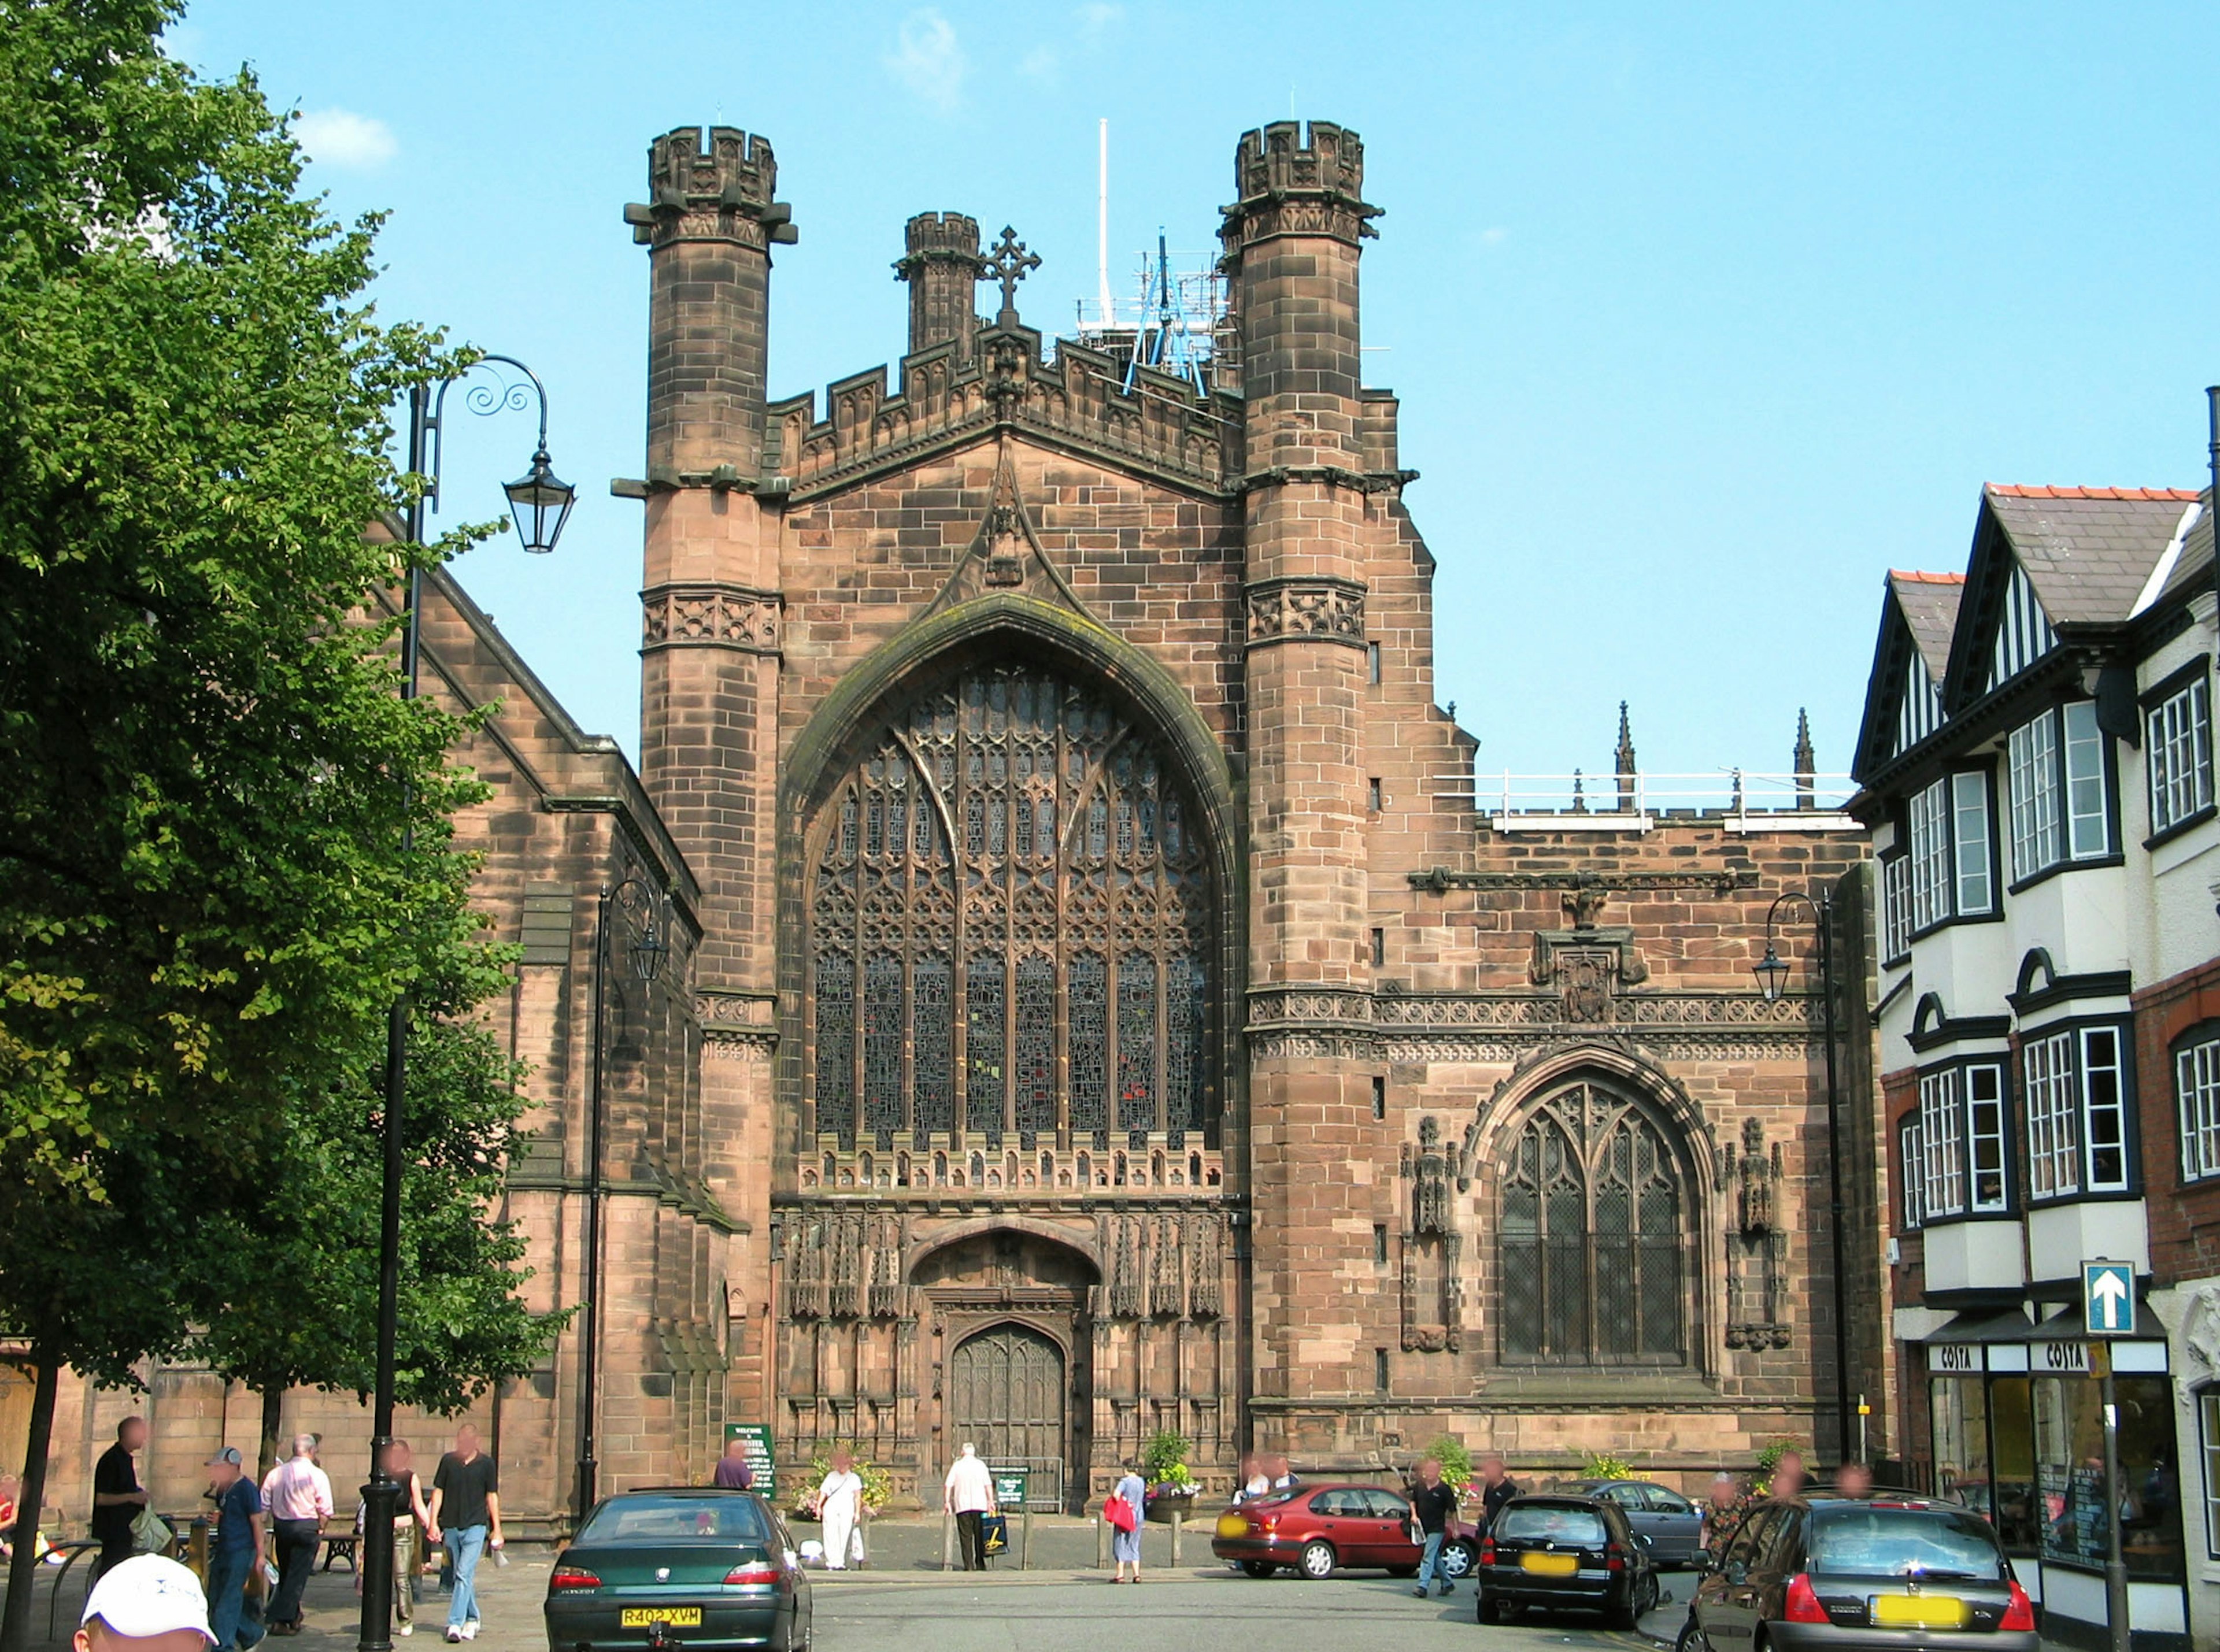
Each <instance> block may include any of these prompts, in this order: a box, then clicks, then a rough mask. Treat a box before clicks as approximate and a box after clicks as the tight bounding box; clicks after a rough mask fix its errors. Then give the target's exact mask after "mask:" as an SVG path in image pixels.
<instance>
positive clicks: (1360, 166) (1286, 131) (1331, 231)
mask: <svg viewBox="0 0 2220 1652" xmlns="http://www.w3.org/2000/svg"><path fill="white" fill-rule="evenodd" d="M1233 187H1234V191H1235V194H1236V195H1237V196H1238V199H1237V200H1236V201H1235V202H1234V203H1233V204H1232V206H1230V207H1225V208H1223V209H1221V210H1222V211H1223V213H1224V215H1225V225H1224V227H1223V228H1221V229H1220V230H1219V235H1220V237H1221V238H1222V239H1223V240H1224V241H1225V247H1226V251H1227V252H1228V253H1229V254H1231V255H1233V256H1236V257H1238V254H1239V252H1240V249H1241V248H1242V247H1243V246H1247V245H1249V244H1250V243H1251V242H1255V241H1258V240H1264V239H1265V238H1266V237H1268V236H1272V235H1281V234H1310V235H1325V236H1329V237H1331V238H1332V239H1334V240H1344V241H1347V242H1349V243H1350V245H1352V246H1354V245H1355V244H1356V242H1357V241H1359V240H1363V239H1364V238H1366V237H1368V236H1373V235H1377V234H1379V233H1380V232H1379V231H1378V230H1376V229H1375V228H1373V227H1372V220H1373V219H1375V218H1377V217H1379V216H1380V215H1381V209H1379V208H1378V207H1375V206H1372V205H1369V203H1366V201H1365V199H1364V141H1363V139H1361V138H1359V137H1358V136H1357V135H1356V134H1355V133H1354V132H1351V131H1350V130H1349V129H1348V128H1345V127H1339V126H1336V125H1335V124H1334V123H1333V122H1331V121H1313V122H1310V123H1309V125H1308V127H1307V128H1306V127H1305V125H1304V123H1303V122H1300V121H1275V122H1272V123H1271V124H1270V125H1269V126H1267V127H1265V128H1263V129H1262V130H1260V131H1253V132H1244V133H1243V134H1241V141H1240V142H1239V144H1238V146H1236V147H1235V149H1234V152H1233Z"/></svg>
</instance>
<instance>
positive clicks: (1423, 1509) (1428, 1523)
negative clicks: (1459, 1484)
mask: <svg viewBox="0 0 2220 1652" xmlns="http://www.w3.org/2000/svg"><path fill="white" fill-rule="evenodd" d="M1411 1512H1412V1513H1413V1514H1415V1515H1416V1516H1418V1517H1419V1530H1420V1531H1421V1532H1422V1533H1424V1534H1425V1549H1424V1550H1423V1551H1422V1552H1421V1554H1420V1555H1419V1587H1417V1588H1415V1589H1413V1590H1412V1591H1411V1593H1413V1594H1415V1595H1417V1596H1418V1597H1419V1599H1421V1600H1423V1599H1425V1598H1426V1580H1428V1579H1429V1578H1431V1579H1432V1580H1434V1581H1435V1582H1436V1583H1437V1584H1439V1585H1440V1586H1441V1592H1442V1593H1444V1594H1453V1593H1456V1585H1455V1584H1454V1583H1451V1582H1450V1579H1449V1574H1448V1573H1446V1572H1444V1570H1443V1569H1442V1545H1443V1544H1444V1543H1446V1542H1447V1541H1448V1540H1449V1530H1450V1521H1452V1520H1454V1519H1456V1512H1457V1494H1456V1487H1454V1486H1451V1485H1450V1484H1448V1483H1447V1482H1446V1481H1444V1480H1443V1479H1442V1465H1441V1463H1440V1462H1439V1461H1438V1460H1437V1459H1436V1458H1433V1457H1428V1458H1427V1459H1426V1460H1425V1462H1421V1463H1420V1464H1419V1482H1418V1484H1417V1485H1415V1486H1413V1487H1411Z"/></svg>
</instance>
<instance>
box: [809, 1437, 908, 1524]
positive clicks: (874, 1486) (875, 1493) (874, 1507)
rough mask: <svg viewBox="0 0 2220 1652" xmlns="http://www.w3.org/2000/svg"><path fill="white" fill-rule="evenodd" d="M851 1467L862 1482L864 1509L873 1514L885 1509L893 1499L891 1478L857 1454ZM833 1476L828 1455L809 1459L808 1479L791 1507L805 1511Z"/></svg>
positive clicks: (822, 1453) (819, 1454)
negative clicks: (820, 1488) (819, 1490)
mask: <svg viewBox="0 0 2220 1652" xmlns="http://www.w3.org/2000/svg"><path fill="white" fill-rule="evenodd" d="M849 1449H851V1450H854V1449H855V1448H853V1447H852V1446H851V1447H850V1448H849ZM852 1467H853V1468H855V1471H856V1473H857V1475H858V1476H859V1477H860V1478H861V1479H862V1481H863V1482H864V1509H865V1510H866V1511H867V1512H870V1513H872V1514H876V1513H877V1512H879V1511H880V1510H881V1509H883V1508H884V1507H886V1506H887V1499H888V1498H889V1497H891V1496H893V1495H894V1489H895V1482H894V1476H893V1475H891V1474H889V1473H887V1471H886V1470H885V1469H883V1468H880V1467H879V1466H878V1465H877V1464H876V1463H873V1462H867V1461H866V1460H865V1459H864V1456H863V1455H862V1454H861V1453H860V1452H858V1453H857V1456H856V1461H855V1462H854V1464H853V1465H852ZM831 1473H832V1457H831V1456H829V1455H828V1454H827V1453H826V1452H823V1451H820V1452H819V1453H818V1454H817V1455H816V1456H814V1457H812V1458H810V1460H809V1469H808V1478H806V1479H805V1480H804V1481H802V1483H801V1485H800V1486H799V1487H796V1488H795V1499H794V1506H795V1508H797V1509H803V1508H807V1507H808V1504H809V1499H811V1498H813V1497H814V1496H816V1495H817V1488H818V1487H820V1486H822V1485H823V1484H824V1483H825V1476H826V1475H827V1474H831Z"/></svg>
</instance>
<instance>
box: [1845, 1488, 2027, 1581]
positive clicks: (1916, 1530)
mask: <svg viewBox="0 0 2220 1652" xmlns="http://www.w3.org/2000/svg"><path fill="white" fill-rule="evenodd" d="M1806 1543H1807V1549H1806V1553H1805V1564H1806V1566H1807V1567H1808V1568H1810V1569H1811V1570H1812V1571H1814V1572H1825V1573H1831V1574H1835V1575H1836V1576H1853V1577H1908V1576H1910V1575H1911V1574H1914V1573H1918V1574H1920V1575H1922V1576H1925V1577H1931V1578H1935V1579H1937V1580H1949V1579H1956V1580H1961V1581H1967V1582H1978V1583H2000V1582H2002V1581H2003V1580H2004V1576H2005V1557H2004V1551H2003V1550H2002V1549H1999V1547H1998V1546H1997V1540H1996V1538H1995V1537H1994V1536H1993V1535H1992V1533H1991V1532H1990V1530H1989V1528H1988V1526H1987V1524H1986V1523H1985V1522H1983V1521H1982V1520H1981V1519H1980V1517H1979V1516H1977V1515H1973V1514H1964V1513H1961V1512H1957V1511H1956V1510H1954V1509H1892V1508H1882V1507H1875V1506H1855V1507H1849V1508H1832V1509H1830V1508H1821V1509H1818V1510H1815V1511H1814V1512H1813V1516H1812V1530H1811V1535H1810V1537H1808V1538H1807V1539H1806Z"/></svg>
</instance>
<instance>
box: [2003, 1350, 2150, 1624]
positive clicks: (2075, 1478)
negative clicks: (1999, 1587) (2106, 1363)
mask: <svg viewBox="0 0 2220 1652" xmlns="http://www.w3.org/2000/svg"><path fill="white" fill-rule="evenodd" d="M2113 1387H2114V1390H2115V1393H2116V1395H2117V1400H2118V1403H2119V1410H2120V1474H2121V1495H2120V1527H2121V1533H2120V1536H2121V1549H2122V1552H2123V1555H2124V1556H2125V1558H2126V1561H2127V1565H2128V1574H2129V1575H2130V1577H2136V1578H2144V1579H2149V1580H2155V1581H2160V1582H2179V1581H2180V1580H2181V1576H2182V1555H2181V1491H2180V1482H2179V1476H2178V1475H2177V1474H2176V1470H2175V1463H2174V1453H2173V1402H2172V1396H2171V1394H2170V1393H2169V1389H2168V1384H2167V1379H2166V1378H2164V1377H2127V1376H2123V1377H2119V1378H2117V1379H2115V1381H2114V1383H2113ZM2102 1393H2103V1388H2102V1386H2101V1385H2100V1384H2099V1383H2098V1381H2096V1380H2095V1379H2093V1378H2089V1377H2038V1378H2036V1379H2035V1380H2034V1396H2033V1399H2034V1405H2033V1412H2034V1423H2035V1445H2036V1489H2037V1493H2038V1497H2039V1499H2040V1503H2041V1518H2042V1557H2043V1559H2045V1560H2047V1561H2059V1562H2065V1563H2066V1564H2068V1565H2073V1566H2083V1567H2089V1568H2102V1567H2103V1566H2104V1564H2105V1550H2106V1546H2107V1531H2106V1519H2105V1421H2104V1407H2103V1404H2102V1400H2101V1395H2102Z"/></svg>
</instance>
